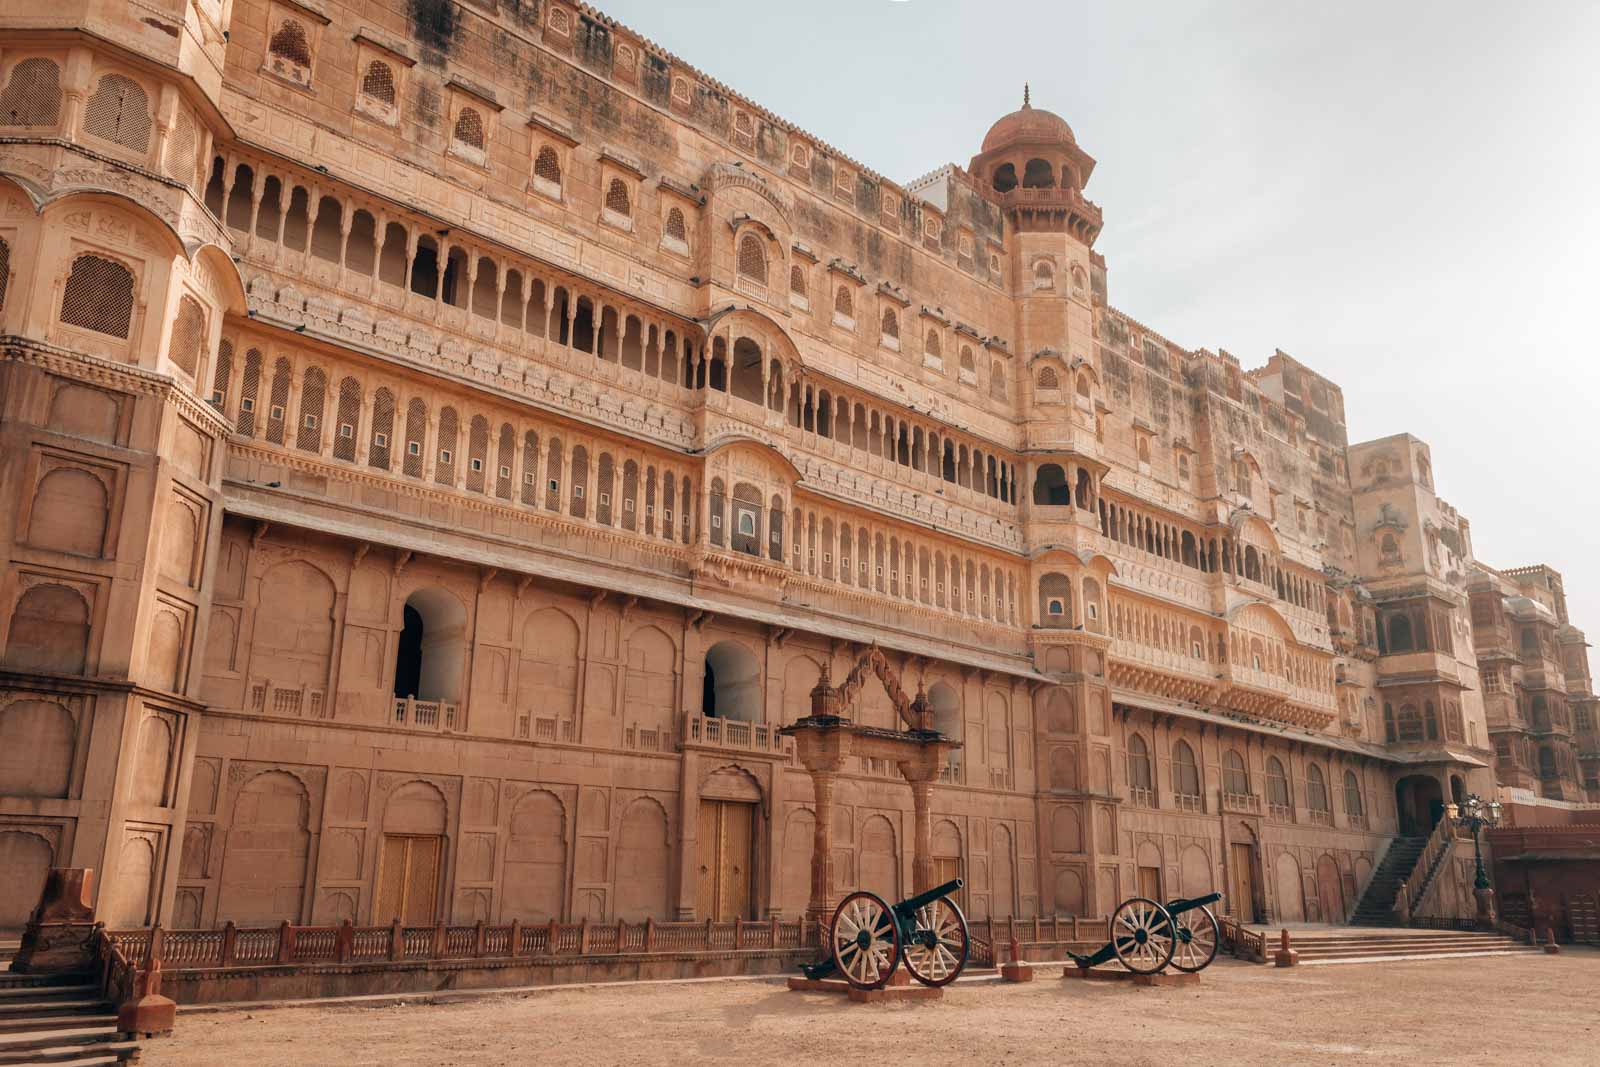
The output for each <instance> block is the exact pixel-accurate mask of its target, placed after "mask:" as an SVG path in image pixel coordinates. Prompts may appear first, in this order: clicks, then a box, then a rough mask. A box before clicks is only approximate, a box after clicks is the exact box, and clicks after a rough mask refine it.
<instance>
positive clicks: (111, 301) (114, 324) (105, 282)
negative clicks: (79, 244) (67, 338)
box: [61, 255, 133, 340]
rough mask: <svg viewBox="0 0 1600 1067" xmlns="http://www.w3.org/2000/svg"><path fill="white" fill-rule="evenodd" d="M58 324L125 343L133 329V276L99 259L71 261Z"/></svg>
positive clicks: (82, 257)
mask: <svg viewBox="0 0 1600 1067" xmlns="http://www.w3.org/2000/svg"><path fill="white" fill-rule="evenodd" d="M61 321H62V322H64V323H66V324H67V325H69V326H81V327H83V328H84V329H86V330H94V331H95V332H97V333H104V334H110V335H111V336H112V337H121V338H122V339H124V340H126V339H127V337H128V331H129V330H130V329H131V328H132V326H133V272H132V271H131V270H129V269H128V268H127V267H124V266H123V265H122V264H121V263H118V262H117V261H115V260H112V259H106V258H105V257H103V256H95V255H82V256H79V257H78V258H77V259H75V260H73V261H72V272H71V273H70V274H68V275H67V284H66V288H65V289H64V290H63V292H62V294H61Z"/></svg>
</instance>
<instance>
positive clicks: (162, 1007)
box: [117, 960, 178, 1037]
mask: <svg viewBox="0 0 1600 1067" xmlns="http://www.w3.org/2000/svg"><path fill="white" fill-rule="evenodd" d="M177 1021H178V1005H177V1004H176V1003H175V1002H173V1001H172V1000H171V999H170V998H168V997H164V996H162V995H161V963H160V961H159V960H158V961H156V962H155V963H153V964H152V965H151V966H150V969H149V970H148V971H145V972H144V973H143V974H141V975H140V976H139V995H138V996H136V997H134V998H133V999H132V1000H130V1001H128V1002H127V1003H126V1004H124V1005H122V1007H121V1008H119V1009H118V1010H117V1032H118V1033H120V1034H131V1035H133V1036H134V1037H160V1036H162V1035H164V1034H170V1033H172V1026H173V1024H174V1023H176V1022H177Z"/></svg>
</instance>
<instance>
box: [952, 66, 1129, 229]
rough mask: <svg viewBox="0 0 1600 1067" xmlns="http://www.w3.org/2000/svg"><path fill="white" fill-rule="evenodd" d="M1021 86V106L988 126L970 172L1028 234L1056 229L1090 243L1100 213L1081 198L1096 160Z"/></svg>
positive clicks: (1063, 121) (1064, 123)
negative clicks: (1034, 102) (1030, 231)
mask: <svg viewBox="0 0 1600 1067" xmlns="http://www.w3.org/2000/svg"><path fill="white" fill-rule="evenodd" d="M1030 97H1031V94H1030V93H1029V91H1028V87H1027V86H1026V85H1024V86H1023V87H1022V107H1021V108H1020V109H1019V110H1016V111H1013V112H1012V113H1011V114H1009V115H1007V116H1005V117H1004V118H1002V119H1001V120H1000V121H999V122H996V123H995V124H994V125H993V126H991V127H989V132H988V134H987V135H985V136H984V138H983V148H982V149H980V150H979V152H978V154H977V155H975V156H973V157H972V162H971V163H969V164H968V165H967V172H968V173H969V174H971V175H972V177H973V179H974V180H976V181H977V182H978V183H979V185H980V186H982V187H983V188H985V189H987V190H989V191H990V193H991V194H992V195H993V196H994V197H995V198H996V199H997V201H998V202H999V203H1000V204H1001V206H1003V207H1005V208H1007V209H1009V210H1010V211H1012V213H1013V217H1014V219H1015V220H1016V224H1017V226H1018V227H1019V228H1021V229H1026V230H1055V231H1065V232H1069V233H1071V234H1073V235H1074V236H1076V237H1077V238H1078V239H1079V240H1081V241H1083V242H1084V243H1086V244H1092V243H1093V242H1094V239H1095V236H1096V235H1097V234H1098V233H1099V232H1100V223H1101V219H1100V209H1099V208H1098V207H1096V206H1095V205H1094V204H1092V203H1090V202H1089V201H1087V200H1085V199H1084V198H1083V187H1084V186H1085V185H1087V184H1088V182H1089V175H1090V174H1092V173H1093V172H1094V157H1093V156H1091V155H1089V153H1087V152H1085V151H1084V150H1083V149H1082V148H1080V147H1078V139H1077V138H1076V137H1074V136H1073V135H1072V127H1071V126H1068V125H1067V120H1066V119H1064V118H1062V117H1061V116H1060V115H1057V114H1055V113H1054V112H1051V111H1046V110H1044V109H1043V108H1036V107H1034V106H1033V101H1032V100H1031V99H1030Z"/></svg>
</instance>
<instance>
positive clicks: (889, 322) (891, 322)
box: [883, 308, 900, 343]
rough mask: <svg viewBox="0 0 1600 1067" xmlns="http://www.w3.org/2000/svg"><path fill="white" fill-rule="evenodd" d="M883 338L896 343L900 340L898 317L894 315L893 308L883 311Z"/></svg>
mask: <svg viewBox="0 0 1600 1067" xmlns="http://www.w3.org/2000/svg"><path fill="white" fill-rule="evenodd" d="M883 337H884V340H886V341H895V342H897V343H898V342H899V340H900V316H899V315H896V314H895V313H894V308H884V309H883Z"/></svg>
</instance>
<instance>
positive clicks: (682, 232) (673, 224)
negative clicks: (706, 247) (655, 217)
mask: <svg viewBox="0 0 1600 1067" xmlns="http://www.w3.org/2000/svg"><path fill="white" fill-rule="evenodd" d="M667 236H668V237H671V238H672V239H673V240H675V241H687V240H688V239H689V231H688V228H687V227H686V226H685V225H684V223H683V210H682V209H681V208H673V209H672V210H670V211H668V212H667Z"/></svg>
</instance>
